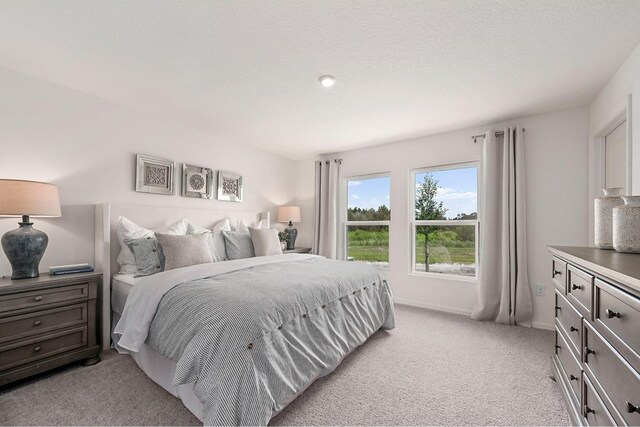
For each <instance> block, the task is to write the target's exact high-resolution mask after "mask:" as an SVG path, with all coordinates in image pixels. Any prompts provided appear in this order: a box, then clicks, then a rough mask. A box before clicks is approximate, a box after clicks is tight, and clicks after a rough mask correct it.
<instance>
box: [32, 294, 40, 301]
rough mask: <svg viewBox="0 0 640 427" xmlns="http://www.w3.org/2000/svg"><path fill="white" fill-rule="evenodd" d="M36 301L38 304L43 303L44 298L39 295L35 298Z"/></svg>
mask: <svg viewBox="0 0 640 427" xmlns="http://www.w3.org/2000/svg"><path fill="white" fill-rule="evenodd" d="M33 300H34V301H36V302H38V301H42V297H41V296H40V295H38V296H37V297H35V298H34V299H33Z"/></svg>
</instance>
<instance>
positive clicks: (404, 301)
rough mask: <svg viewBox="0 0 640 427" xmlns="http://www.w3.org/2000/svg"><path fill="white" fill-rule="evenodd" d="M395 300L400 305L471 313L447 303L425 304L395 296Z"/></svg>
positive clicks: (463, 313) (465, 314) (454, 312)
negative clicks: (449, 305) (446, 304)
mask: <svg viewBox="0 0 640 427" xmlns="http://www.w3.org/2000/svg"><path fill="white" fill-rule="evenodd" d="M393 302H394V303H396V304H400V305H408V306H410V307H418V308H426V309H429V310H435V311H443V312H445V313H453V314H460V315H463V316H470V315H471V311H467V310H464V309H461V308H458V307H448V306H445V305H436V304H425V303H422V302H415V301H411V300H407V299H403V298H395V297H394V298H393Z"/></svg>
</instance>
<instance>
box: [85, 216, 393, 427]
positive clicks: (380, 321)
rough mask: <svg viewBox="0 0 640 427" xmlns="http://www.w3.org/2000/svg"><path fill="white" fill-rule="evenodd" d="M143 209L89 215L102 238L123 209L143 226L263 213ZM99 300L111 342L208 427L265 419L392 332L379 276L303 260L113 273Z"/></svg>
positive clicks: (357, 267)
mask: <svg viewBox="0 0 640 427" xmlns="http://www.w3.org/2000/svg"><path fill="white" fill-rule="evenodd" d="M149 210H150V208H146V207H132V205H123V206H116V207H114V206H113V205H111V206H109V205H103V206H102V209H101V210H100V212H99V213H98V216H97V218H98V219H99V220H101V221H99V222H100V223H101V224H102V230H103V231H104V233H103V235H105V234H107V233H109V235H110V236H113V227H114V220H115V219H114V216H115V217H117V216H120V215H124V214H125V213H128V215H129V216H128V217H129V218H130V219H133V220H139V218H146V221H147V224H146V225H151V226H154V225H156V224H157V223H158V221H159V220H160V218H159V217H160V216H162V217H163V218H164V219H163V220H162V221H170V220H171V219H175V218H176V217H178V216H187V217H188V218H189V219H190V220H192V221H198V222H200V223H201V224H202V225H203V226H209V225H210V224H211V223H212V222H214V221H215V219H216V218H222V217H224V216H244V220H246V221H247V222H248V223H255V222H256V221H257V220H259V219H265V217H267V218H268V215H266V214H264V213H263V214H260V213H253V212H239V211H235V212H215V211H205V212H202V211H200V210H198V211H196V210H187V211H189V212H184V211H185V210H182V212H177V211H175V210H174V209H169V208H167V209H165V208H163V209H162V210H158V209H154V213H150V212H146V211H149ZM145 214H147V215H151V217H153V218H149V216H147V215H145ZM142 225H145V224H142ZM98 234H100V233H98ZM99 240H100V239H99ZM107 246H110V248H109V251H108V253H109V257H108V258H109V264H110V265H109V267H108V269H109V270H111V269H112V268H113V270H111V271H117V270H115V268H117V267H116V266H115V265H112V264H113V260H114V259H115V257H114V253H116V252H117V249H116V250H114V249H113V246H116V245H115V244H113V245H111V244H109V245H107ZM103 247H104V244H103ZM116 256H117V255H116ZM105 258H106V257H105ZM109 293H110V298H109V299H110V301H111V305H112V309H113V312H112V313H113V319H112V320H111V322H110V323H111V325H112V327H113V344H114V346H115V347H116V348H117V349H118V351H120V352H123V353H128V354H131V356H132V357H133V358H134V360H135V361H136V363H137V364H138V366H139V367H140V368H141V369H142V370H143V371H144V372H145V373H146V374H147V375H148V376H149V377H150V378H151V379H152V380H153V381H155V382H156V383H158V384H159V385H160V386H162V387H163V388H164V389H166V390H167V391H168V392H170V393H171V394H173V395H174V396H176V397H178V398H180V399H181V400H182V402H183V403H184V405H185V406H186V407H187V408H188V409H189V410H190V411H191V412H192V413H194V415H195V416H196V417H198V418H199V419H200V420H201V421H203V423H204V424H207V425H266V424H268V422H269V420H270V419H271V418H272V417H273V416H274V415H276V414H277V413H278V412H280V411H281V410H282V409H283V408H284V407H286V405H287V404H288V403H290V402H291V401H292V400H293V399H295V398H296V397H297V396H298V395H299V394H300V393H302V392H303V391H304V390H305V389H306V388H307V387H308V386H309V385H311V384H312V383H313V381H315V380H316V379H317V378H319V377H321V376H324V375H327V374H329V373H331V372H332V371H333V370H334V369H335V368H336V367H337V365H338V364H339V363H340V362H341V361H342V359H343V358H344V357H345V356H347V355H348V354H349V353H350V352H351V351H353V350H354V349H355V348H356V347H357V346H359V345H361V344H362V343H364V342H365V341H366V340H367V338H368V337H369V336H371V335H372V334H373V333H375V332H376V331H377V330H378V329H381V328H382V329H392V328H393V327H394V313H393V305H392V297H391V291H390V289H389V286H388V283H387V282H386V280H385V279H384V277H383V276H382V275H381V274H380V272H378V271H377V270H376V269H374V268H372V267H370V266H366V265H363V264H358V263H353V262H346V261H331V260H327V259H325V258H322V257H318V256H315V255H308V254H287V255H271V256H263V257H254V258H247V259H238V260H233V261H222V262H214V263H208V264H199V265H192V266H187V267H183V268H178V269H174V270H169V271H164V272H161V273H158V274H154V275H151V276H147V277H139V278H133V277H132V276H131V275H118V274H116V275H114V276H113V279H112V282H111V287H110V289H109Z"/></svg>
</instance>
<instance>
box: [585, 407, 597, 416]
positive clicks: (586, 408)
mask: <svg viewBox="0 0 640 427" xmlns="http://www.w3.org/2000/svg"><path fill="white" fill-rule="evenodd" d="M595 413H596V410H595V409H591V408H589V407H588V406H587V405H584V416H585V417H587V416H588V415H589V414H595Z"/></svg>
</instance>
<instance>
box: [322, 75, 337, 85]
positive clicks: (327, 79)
mask: <svg viewBox="0 0 640 427" xmlns="http://www.w3.org/2000/svg"><path fill="white" fill-rule="evenodd" d="M335 82H336V78H335V77H333V76H329V75H327V76H322V77H320V84H321V85H322V86H324V87H331V86H333V85H334V83H335Z"/></svg>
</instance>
